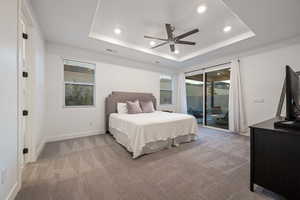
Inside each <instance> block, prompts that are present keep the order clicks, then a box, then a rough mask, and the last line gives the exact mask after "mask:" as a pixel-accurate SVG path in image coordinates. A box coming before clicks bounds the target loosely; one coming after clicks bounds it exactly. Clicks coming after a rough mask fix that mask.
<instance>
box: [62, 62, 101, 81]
mask: <svg viewBox="0 0 300 200" xmlns="http://www.w3.org/2000/svg"><path fill="white" fill-rule="evenodd" d="M64 79H65V82H76V83H94V82H95V65H94V64H90V63H82V62H77V61H70V60H64Z"/></svg>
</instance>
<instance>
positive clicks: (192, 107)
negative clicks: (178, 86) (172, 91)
mask: <svg viewBox="0 0 300 200" xmlns="http://www.w3.org/2000/svg"><path fill="white" fill-rule="evenodd" d="M185 83H186V95H187V109H188V110H187V112H188V114H191V115H194V116H195V118H196V119H197V122H198V124H203V87H204V84H203V74H197V75H193V76H188V77H186V79H185Z"/></svg>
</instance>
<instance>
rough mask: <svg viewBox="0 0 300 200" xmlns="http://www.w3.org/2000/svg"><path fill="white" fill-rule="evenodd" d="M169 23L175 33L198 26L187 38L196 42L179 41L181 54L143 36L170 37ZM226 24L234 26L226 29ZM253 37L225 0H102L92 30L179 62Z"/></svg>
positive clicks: (97, 36)
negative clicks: (181, 42)
mask: <svg viewBox="0 0 300 200" xmlns="http://www.w3.org/2000/svg"><path fill="white" fill-rule="evenodd" d="M199 7H200V8H199ZM198 8H199V10H198ZM198 11H200V13H199V12H198ZM201 11H202V12H201ZM166 23H170V24H172V26H174V27H175V31H174V35H175V36H176V35H180V34H182V33H185V32H187V31H190V30H192V29H195V28H198V29H199V32H198V33H196V34H194V35H191V36H189V37H187V38H185V39H184V40H187V41H193V42H196V45H195V46H190V45H181V44H176V50H177V51H178V52H179V53H178V54H175V53H172V52H171V51H170V49H169V45H165V46H161V47H158V48H156V49H151V44H150V43H151V42H152V43H154V42H155V44H159V43H160V41H156V40H151V39H145V38H144V35H150V36H155V37H160V38H167V33H166V30H165V24H166ZM225 27H231V29H230V30H229V31H228V32H225V31H224V28H225ZM253 36H255V34H254V32H252V31H251V30H250V28H249V27H248V26H247V25H246V24H245V23H244V22H243V21H242V20H241V19H240V18H239V17H238V16H237V15H236V14H235V13H234V12H233V11H232V10H230V9H229V8H228V7H227V6H226V5H225V4H224V2H223V1H222V0H202V1H199V0H189V1H188V3H187V1H182V0H164V1H162V0H152V1H149V0H130V1H119V0H99V1H98V5H97V8H96V11H95V14H94V18H93V22H92V26H91V30H90V33H89V37H90V38H93V39H97V40H100V41H104V42H108V43H112V44H114V45H119V46H122V47H126V48H129V49H134V50H137V51H140V52H143V53H147V54H152V55H156V56H160V57H163V58H166V59H169V60H173V61H178V62H182V61H186V60H188V59H191V58H194V57H196V56H199V55H203V54H206V53H208V52H210V51H213V50H216V49H219V48H222V47H225V46H228V45H231V44H233V43H236V42H239V41H242V40H245V39H248V38H250V37H253ZM152 45H153V44H152Z"/></svg>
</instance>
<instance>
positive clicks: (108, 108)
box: [105, 92, 156, 131]
mask: <svg viewBox="0 0 300 200" xmlns="http://www.w3.org/2000/svg"><path fill="white" fill-rule="evenodd" d="M136 99H138V100H140V101H152V102H153V105H154V108H155V109H156V98H155V97H154V96H153V94H151V93H134V92H112V93H111V94H110V95H109V96H108V97H106V99H105V126H106V131H108V128H109V127H108V120H109V115H110V114H111V113H116V112H117V103H125V102H126V101H134V100H136Z"/></svg>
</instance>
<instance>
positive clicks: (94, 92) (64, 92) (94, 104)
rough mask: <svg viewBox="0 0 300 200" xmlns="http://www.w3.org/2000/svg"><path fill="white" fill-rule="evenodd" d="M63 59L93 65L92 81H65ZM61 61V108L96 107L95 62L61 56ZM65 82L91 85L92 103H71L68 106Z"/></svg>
mask: <svg viewBox="0 0 300 200" xmlns="http://www.w3.org/2000/svg"><path fill="white" fill-rule="evenodd" d="M65 60H70V61H74V62H80V63H87V64H91V65H95V68H94V83H82V82H72V81H65V64H64V61H65ZM61 62H62V82H63V95H62V96H63V98H62V99H63V104H62V105H63V106H62V107H63V108H95V107H96V68H97V64H96V63H95V62H90V61H85V60H81V59H73V58H65V57H61ZM66 84H72V85H86V86H93V105H78V106H76V105H72V106H68V105H66Z"/></svg>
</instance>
